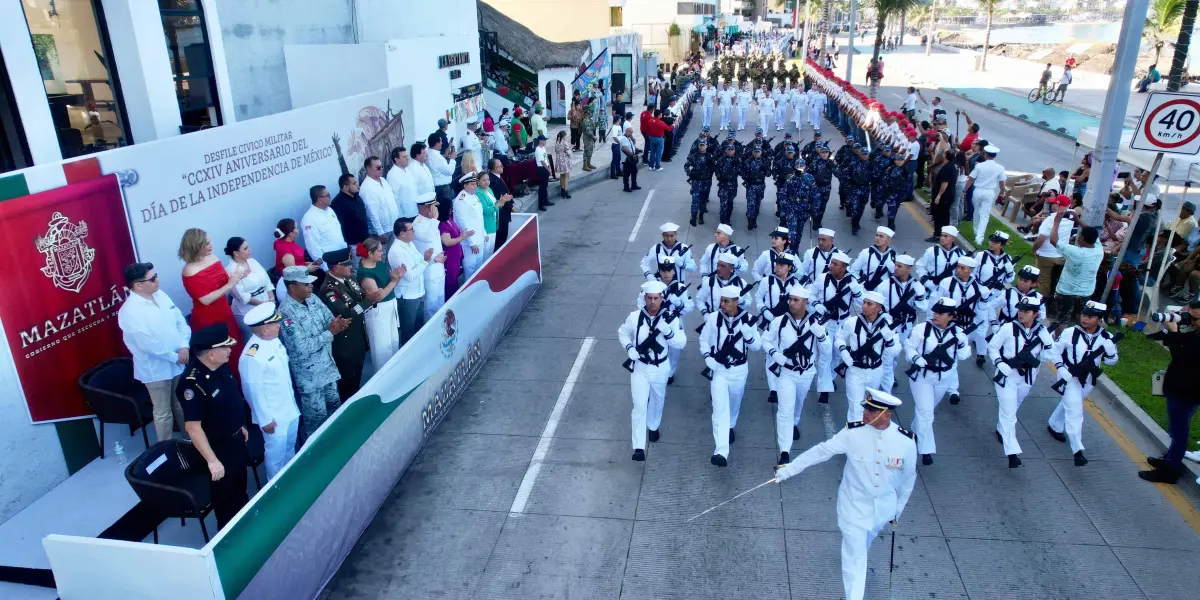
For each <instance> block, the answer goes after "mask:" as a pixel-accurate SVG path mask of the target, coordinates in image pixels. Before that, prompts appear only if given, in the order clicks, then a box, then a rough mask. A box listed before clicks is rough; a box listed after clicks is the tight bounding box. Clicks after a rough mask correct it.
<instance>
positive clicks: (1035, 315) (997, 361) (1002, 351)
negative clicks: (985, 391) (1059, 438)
mask: <svg viewBox="0 0 1200 600" xmlns="http://www.w3.org/2000/svg"><path fill="white" fill-rule="evenodd" d="M1035 279H1036V276H1035ZM1009 291H1011V290H1009ZM1043 310H1045V306H1043V303H1042V298H1041V297H1040V296H1023V297H1021V299H1020V300H1019V301H1018V303H1017V318H1016V320H1015V321H1008V322H1004V323H1001V324H1000V326H999V327H998V328H997V329H996V333H995V334H994V335H993V336H992V341H991V342H989V343H988V357H989V358H991V360H992V364H993V365H995V366H996V376H995V377H994V378H993V379H992V381H993V382H995V384H996V400H998V401H999V405H1000V410H999V415H998V417H997V421H996V438H997V439H998V440H1000V443H1002V444H1004V453H1005V454H1007V455H1008V467H1009V468H1010V469H1015V468H1017V467H1018V466H1020V464H1021V459H1020V458H1019V457H1018V456H1017V455H1018V454H1020V453H1021V445H1020V444H1018V443H1017V431H1016V426H1017V411H1018V410H1020V408H1021V403H1022V402H1024V401H1025V396H1027V395H1028V394H1029V390H1030V389H1032V388H1033V383H1034V381H1036V380H1037V374H1038V369H1040V368H1041V366H1042V362H1043V361H1045V360H1051V359H1053V357H1054V339H1053V338H1052V337H1050V331H1049V330H1047V329H1046V328H1045V327H1043V326H1042V323H1041V321H1040V320H1039V316H1040V314H1041V311H1043Z"/></svg>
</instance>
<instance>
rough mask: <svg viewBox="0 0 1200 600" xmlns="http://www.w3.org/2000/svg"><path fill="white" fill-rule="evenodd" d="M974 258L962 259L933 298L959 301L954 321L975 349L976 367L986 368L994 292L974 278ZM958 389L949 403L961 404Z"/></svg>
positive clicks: (954, 391)
mask: <svg viewBox="0 0 1200 600" xmlns="http://www.w3.org/2000/svg"><path fill="white" fill-rule="evenodd" d="M976 266H977V265H976V263H975V259H973V258H971V257H970V256H963V257H961V258H959V259H958V266H956V267H955V268H954V276H953V277H948V278H946V279H943V280H942V283H941V285H939V286H938V287H937V289H935V290H934V291H933V297H934V299H938V298H953V299H954V300H955V301H956V302H958V308H957V309H956V311H955V313H954V322H955V323H957V324H958V326H959V328H960V329H961V331H962V333H963V335H965V336H967V339H968V340H970V341H971V343H972V344H974V346H975V365H976V366H978V367H980V368H983V362H984V360H985V356H986V355H987V327H988V324H989V323H990V322H991V317H990V316H989V314H988V310H987V309H988V301H989V299H990V298H991V293H992V290H990V289H989V288H985V287H983V286H982V285H980V284H979V281H978V280H977V279H975V278H974V277H972V273H973V272H974V271H975V267H976ZM958 402H959V398H958V387H957V386H956V387H955V388H954V390H953V392H952V393H951V395H950V404H958Z"/></svg>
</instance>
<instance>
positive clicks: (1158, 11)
mask: <svg viewBox="0 0 1200 600" xmlns="http://www.w3.org/2000/svg"><path fill="white" fill-rule="evenodd" d="M1185 4H1186V2H1185V1H1184V0H1153V2H1151V3H1150V11H1149V14H1148V15H1147V16H1146V26H1145V27H1144V28H1142V37H1143V38H1146V41H1147V42H1149V43H1150V44H1151V45H1152V46H1154V63H1155V64H1158V60H1159V58H1161V57H1162V49H1163V46H1164V45H1166V44H1169V43H1171V39H1172V38H1174V37H1175V36H1176V35H1178V34H1179V20H1180V19H1181V18H1182V17H1183V8H1184V5H1185Z"/></svg>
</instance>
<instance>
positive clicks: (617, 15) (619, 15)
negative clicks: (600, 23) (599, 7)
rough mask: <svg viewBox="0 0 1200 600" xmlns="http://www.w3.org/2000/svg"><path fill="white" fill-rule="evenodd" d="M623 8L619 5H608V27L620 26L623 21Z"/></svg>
mask: <svg viewBox="0 0 1200 600" xmlns="http://www.w3.org/2000/svg"><path fill="white" fill-rule="evenodd" d="M624 12H625V9H624V8H621V7H620V6H610V7H609V8H608V25H609V27H621V26H622V25H623V23H622V21H624V16H625V15H624Z"/></svg>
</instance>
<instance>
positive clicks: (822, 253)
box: [796, 227, 839, 285]
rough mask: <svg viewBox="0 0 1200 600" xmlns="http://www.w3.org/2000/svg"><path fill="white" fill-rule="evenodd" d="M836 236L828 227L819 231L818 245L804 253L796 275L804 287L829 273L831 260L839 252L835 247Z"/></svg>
mask: <svg viewBox="0 0 1200 600" xmlns="http://www.w3.org/2000/svg"><path fill="white" fill-rule="evenodd" d="M835 235H837V234H836V233H835V232H834V231H833V230H832V229H828V228H826V227H822V228H820V229H818V230H817V245H816V246H815V247H813V248H809V249H808V250H807V251H805V252H804V257H803V258H801V259H800V269H799V270H798V271H797V273H796V277H797V278H798V279H800V281H801V283H803V284H804V285H811V284H812V282H813V281H815V280H816V279H817V277H818V276H820V275H822V274H824V273H828V272H829V259H830V258H831V257H832V256H833V255H834V254H837V253H838V252H839V250H838V248H837V246H835V245H833V237H834V236H835Z"/></svg>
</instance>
